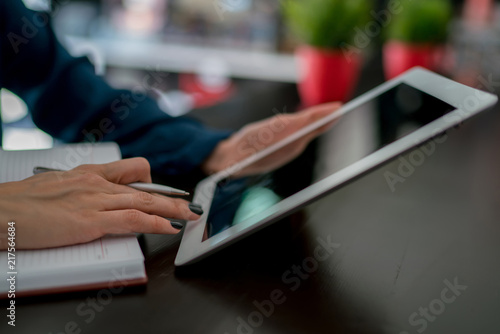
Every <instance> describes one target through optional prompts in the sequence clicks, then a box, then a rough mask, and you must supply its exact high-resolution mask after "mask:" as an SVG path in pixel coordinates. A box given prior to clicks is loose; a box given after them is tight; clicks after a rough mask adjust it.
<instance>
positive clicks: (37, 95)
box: [0, 0, 228, 175]
mask: <svg viewBox="0 0 500 334" xmlns="http://www.w3.org/2000/svg"><path fill="white" fill-rule="evenodd" d="M47 18H48V14H45V13H39V12H34V11H31V10H29V9H27V8H26V7H25V6H24V4H23V3H22V1H21V0H0V87H4V88H7V89H9V90H10V91H12V92H13V93H15V94H17V95H18V96H19V97H21V98H22V99H23V100H24V101H25V102H26V104H27V105H28V108H29V110H30V112H31V114H32V118H33V121H34V122H35V124H36V125H37V126H38V127H39V128H40V129H42V130H44V131H46V132H47V133H49V134H50V135H52V136H53V137H55V138H58V139H61V140H63V141H65V142H80V141H115V142H117V143H118V144H119V145H120V148H121V151H122V155H123V156H124V157H131V156H143V157H145V158H147V159H148V160H149V162H150V164H151V167H152V171H153V172H155V173H160V174H163V175H180V174H188V173H193V172H194V171H196V169H197V167H198V166H199V165H200V164H201V162H202V161H203V160H204V159H205V158H206V157H207V156H208V155H209V154H210V152H211V151H212V150H213V149H214V147H215V146H216V145H217V143H218V142H219V141H220V140H222V139H223V138H225V137H227V136H228V133H227V132H217V131H213V130H209V129H207V128H205V127H204V126H203V125H201V124H199V123H198V122H196V121H194V120H191V119H189V118H172V117H170V116H168V115H167V114H165V113H164V112H162V111H161V110H160V109H159V108H158V106H157V105H156V102H155V101H153V100H152V99H150V98H149V97H148V98H145V97H144V96H136V97H135V98H132V96H131V92H130V91H125V90H116V89H113V88H111V87H110V86H109V85H108V84H106V83H105V82H104V81H103V79H102V78H100V77H98V76H96V75H95V72H94V68H93V66H92V65H91V64H90V63H89V62H88V60H87V59H86V58H73V57H71V56H70V55H69V54H68V52H67V51H66V50H64V48H63V47H62V46H61V45H60V44H59V42H58V41H57V40H56V38H55V36H54V33H53V31H52V29H51V27H50V24H49V22H47ZM0 131H1V129H0ZM0 138H1V132H0ZM0 140H1V139H0Z"/></svg>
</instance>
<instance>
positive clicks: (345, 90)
mask: <svg viewBox="0 0 500 334" xmlns="http://www.w3.org/2000/svg"><path fill="white" fill-rule="evenodd" d="M296 56H297V58H298V61H299V73H300V79H299V83H298V89H299V93H300V97H301V99H302V104H303V105H304V106H305V107H309V106H313V105H317V104H321V103H325V102H333V101H342V102H345V101H347V100H348V99H349V98H350V97H351V96H352V93H353V91H354V88H355V87H356V84H357V82H358V77H359V72H360V69H361V56H360V55H359V54H355V53H353V54H350V55H348V54H345V53H343V52H342V51H341V50H324V49H318V48H314V47H310V46H302V47H300V48H298V49H297V52H296Z"/></svg>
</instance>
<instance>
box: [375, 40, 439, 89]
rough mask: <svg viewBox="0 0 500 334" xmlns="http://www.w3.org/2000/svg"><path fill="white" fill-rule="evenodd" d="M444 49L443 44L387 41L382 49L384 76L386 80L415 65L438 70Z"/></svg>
mask: <svg viewBox="0 0 500 334" xmlns="http://www.w3.org/2000/svg"><path fill="white" fill-rule="evenodd" d="M445 50H446V48H445V46H444V45H433V44H429V45H425V44H408V43H404V42H399V41H389V42H387V43H386V44H385V45H384V49H383V57H384V60H383V61H384V72H385V77H386V79H387V80H390V79H393V78H395V77H397V76H398V75H400V74H402V73H403V72H406V71H407V70H409V69H410V68H412V67H415V66H421V67H425V68H427V69H429V70H431V71H437V72H439V70H440V67H441V64H442V63H443V60H444V58H445Z"/></svg>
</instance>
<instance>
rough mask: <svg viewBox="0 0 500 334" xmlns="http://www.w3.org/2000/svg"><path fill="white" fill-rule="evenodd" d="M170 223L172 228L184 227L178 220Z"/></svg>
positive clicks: (180, 228) (179, 228)
mask: <svg viewBox="0 0 500 334" xmlns="http://www.w3.org/2000/svg"><path fill="white" fill-rule="evenodd" d="M170 225H172V227H173V228H175V229H178V230H182V228H183V227H184V225H182V224H181V223H178V222H170Z"/></svg>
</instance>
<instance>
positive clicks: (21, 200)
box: [0, 158, 199, 249]
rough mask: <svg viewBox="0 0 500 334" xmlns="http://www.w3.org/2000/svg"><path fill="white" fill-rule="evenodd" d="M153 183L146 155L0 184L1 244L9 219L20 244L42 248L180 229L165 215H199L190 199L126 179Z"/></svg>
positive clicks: (4, 242)
mask: <svg viewBox="0 0 500 334" xmlns="http://www.w3.org/2000/svg"><path fill="white" fill-rule="evenodd" d="M132 182H151V176H150V168H149V163H148V162H147V160H146V159H143V158H134V159H127V160H122V161H117V162H112V163H109V164H104V165H82V166H79V167H77V168H75V169H73V170H70V171H67V172H49V173H43V174H38V175H35V176H32V177H30V178H28V179H25V180H22V181H17V182H9V183H3V184H0V219H1V220H0V249H6V247H7V234H6V233H7V223H8V222H9V221H14V222H15V223H16V225H15V226H16V247H17V248H18V249H22V248H44V247H55V246H64V245H70V244H77V243H83V242H88V241H91V240H94V239H97V238H99V237H102V236H104V235H105V234H108V233H130V232H139V233H165V234H175V233H177V232H179V231H178V230H177V229H175V228H174V227H172V225H171V224H170V221H169V220H167V219H165V218H164V217H168V218H175V219H185V220H195V219H198V218H199V216H198V215H197V214H195V213H193V212H191V210H190V208H189V206H188V205H189V203H188V202H187V201H184V200H181V199H174V198H169V197H164V196H161V195H153V194H149V193H146V192H142V191H138V190H135V189H132V188H130V187H128V186H126V185H125V184H128V183H132Z"/></svg>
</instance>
